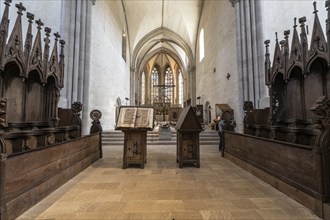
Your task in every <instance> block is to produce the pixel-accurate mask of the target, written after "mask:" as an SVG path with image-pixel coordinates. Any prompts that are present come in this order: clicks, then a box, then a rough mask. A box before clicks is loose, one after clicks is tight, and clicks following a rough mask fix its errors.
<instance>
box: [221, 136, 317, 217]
mask: <svg viewBox="0 0 330 220" xmlns="http://www.w3.org/2000/svg"><path fill="white" fill-rule="evenodd" d="M225 140H226V142H225V157H226V158H228V159H230V160H232V161H233V162H235V163H236V164H238V165H239V166H241V167H242V168H244V169H246V170H247V171H249V172H251V173H253V174H254V175H256V176H258V177H259V178H261V179H263V180H264V181H266V182H267V183H269V184H271V185H272V186H273V187H275V188H277V189H278V190H280V191H282V192H284V193H286V194H287V195H289V196H290V197H292V198H294V199H296V200H297V201H299V202H301V203H302V204H303V205H305V206H306V207H308V208H310V209H311V210H313V211H314V212H315V213H317V214H318V215H320V213H322V201H321V200H322V196H321V195H322V192H321V191H322V187H320V186H321V185H322V183H321V182H320V179H322V178H320V177H321V173H320V169H319V162H318V158H317V156H316V155H315V154H314V152H313V151H312V147H310V146H303V145H297V144H290V143H286V142H280V141H272V140H269V139H264V138H257V137H254V136H249V135H244V134H238V133H232V132H225Z"/></svg>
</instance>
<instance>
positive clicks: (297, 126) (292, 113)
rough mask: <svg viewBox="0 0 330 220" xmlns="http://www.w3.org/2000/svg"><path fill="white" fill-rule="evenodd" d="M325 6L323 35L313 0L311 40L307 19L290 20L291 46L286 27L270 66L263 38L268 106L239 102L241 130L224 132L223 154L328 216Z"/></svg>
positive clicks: (329, 49)
mask: <svg viewBox="0 0 330 220" xmlns="http://www.w3.org/2000/svg"><path fill="white" fill-rule="evenodd" d="M326 8H327V11H328V19H327V30H326V33H327V36H325V35H324V32H323V30H322V25H321V23H320V21H319V18H318V10H317V8H316V3H315V2H314V26H313V31H312V32H311V33H312V35H311V39H310V43H309V42H308V41H307V34H306V33H307V32H306V17H301V18H299V19H298V20H297V19H296V18H295V19H294V24H293V32H292V41H291V44H290V42H289V35H290V31H289V30H286V31H284V39H283V40H281V41H279V40H278V36H277V34H276V39H275V52H274V58H273V62H272V64H271V61H270V54H269V44H270V41H269V40H266V41H265V46H266V56H265V79H266V85H267V86H268V87H269V96H270V105H269V106H270V107H269V108H265V109H254V107H253V103H252V102H251V101H246V102H245V103H244V111H245V113H246V116H245V118H244V133H245V134H238V133H233V132H225V140H226V141H225V156H226V157H227V158H229V159H231V160H232V161H234V162H235V163H237V164H239V165H240V166H242V167H244V168H245V169H247V170H249V171H250V172H252V173H254V174H255V175H257V176H258V177H260V178H261V179H263V180H265V181H266V182H268V183H269V184H271V185H273V186H274V187H275V188H277V189H279V190H281V191H282V192H284V193H286V194H288V195H289V196H290V197H292V198H293V199H295V200H297V201H299V202H300V203H302V204H303V205H305V206H306V207H307V208H309V209H311V210H312V211H313V212H315V213H316V214H317V215H318V216H320V217H322V218H324V219H330V141H329V140H330V139H329V138H330V100H329V97H330V74H329V73H330V2H329V1H326ZM297 22H299V28H298V24H297ZM298 29H300V31H299V30H298ZM298 32H300V33H298Z"/></svg>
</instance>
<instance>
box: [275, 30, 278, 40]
mask: <svg viewBox="0 0 330 220" xmlns="http://www.w3.org/2000/svg"><path fill="white" fill-rule="evenodd" d="M275 40H276V42H277V41H278V37H277V32H275Z"/></svg>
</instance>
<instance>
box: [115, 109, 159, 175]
mask: <svg viewBox="0 0 330 220" xmlns="http://www.w3.org/2000/svg"><path fill="white" fill-rule="evenodd" d="M153 128H154V109H153V108H147V107H134V106H122V107H120V110H119V116H118V120H117V126H116V130H121V131H122V132H124V153H123V169H126V168H127V167H128V166H129V165H140V167H141V168H142V169H143V168H144V164H145V163H146V161H147V157H146V156H147V131H151V130H152V129H153Z"/></svg>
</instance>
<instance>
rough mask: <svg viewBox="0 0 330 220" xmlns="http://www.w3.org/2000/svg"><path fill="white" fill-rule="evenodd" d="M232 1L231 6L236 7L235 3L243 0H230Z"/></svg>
mask: <svg viewBox="0 0 330 220" xmlns="http://www.w3.org/2000/svg"><path fill="white" fill-rule="evenodd" d="M229 1H230V2H231V6H233V7H235V4H236V3H237V2H240V1H241V0H229Z"/></svg>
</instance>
